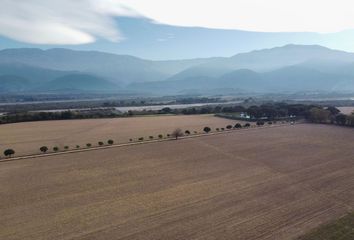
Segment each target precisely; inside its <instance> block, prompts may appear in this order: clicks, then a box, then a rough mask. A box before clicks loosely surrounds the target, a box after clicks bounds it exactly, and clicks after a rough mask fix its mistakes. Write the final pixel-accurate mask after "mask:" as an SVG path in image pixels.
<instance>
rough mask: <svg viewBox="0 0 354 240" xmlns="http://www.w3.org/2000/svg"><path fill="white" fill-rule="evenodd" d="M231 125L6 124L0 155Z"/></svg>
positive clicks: (174, 120) (173, 121)
mask: <svg viewBox="0 0 354 240" xmlns="http://www.w3.org/2000/svg"><path fill="white" fill-rule="evenodd" d="M234 123H235V121H232V120H227V119H222V118H218V117H214V116H213V115H198V116H195V115H194V116H148V117H134V118H115V119H90V120H67V121H44V122H28V123H15V124H7V125H0V133H1V134H0V151H1V152H0V154H2V152H3V151H4V150H5V149H7V148H13V149H14V150H15V151H16V155H24V154H33V153H39V148H40V147H41V146H43V145H46V146H48V147H50V148H52V147H54V146H58V147H59V148H61V149H63V147H64V146H66V145H68V146H70V147H71V148H73V147H75V146H76V145H80V146H81V147H83V146H85V145H86V143H91V144H93V145H97V142H98V141H103V142H106V141H107V140H108V139H113V140H114V141H115V142H116V143H117V142H128V141H129V139H130V138H133V139H137V138H139V137H145V138H148V137H149V136H151V135H153V136H154V137H157V135H158V134H163V135H166V134H168V133H171V132H172V131H173V130H174V129H175V128H177V127H179V128H182V129H184V130H186V129H188V130H190V131H191V132H192V131H198V132H200V131H202V129H203V128H204V126H209V127H211V128H216V127H219V128H220V127H225V126H226V125H227V124H234Z"/></svg>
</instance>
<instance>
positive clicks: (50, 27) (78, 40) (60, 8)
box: [0, 0, 136, 44]
mask: <svg viewBox="0 0 354 240" xmlns="http://www.w3.org/2000/svg"><path fill="white" fill-rule="evenodd" d="M0 16H1V17H0V35H4V36H6V37H9V38H12V39H15V40H18V41H23V42H28V43H35V44H85V43H90V42H94V41H95V39H96V38H105V39H108V40H110V41H120V40H121V39H122V34H121V33H120V32H119V30H118V28H117V26H116V22H115V19H114V17H115V16H136V13H135V12H134V11H132V10H130V9H128V8H125V7H123V6H122V5H121V4H120V3H119V2H118V1H115V0H60V1H59V0H58V1H57V0H1V6H0Z"/></svg>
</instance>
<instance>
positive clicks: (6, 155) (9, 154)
mask: <svg viewBox="0 0 354 240" xmlns="http://www.w3.org/2000/svg"><path fill="white" fill-rule="evenodd" d="M14 154H15V151H14V150H13V149H6V150H5V151H4V155H5V157H11V156H12V155H14Z"/></svg>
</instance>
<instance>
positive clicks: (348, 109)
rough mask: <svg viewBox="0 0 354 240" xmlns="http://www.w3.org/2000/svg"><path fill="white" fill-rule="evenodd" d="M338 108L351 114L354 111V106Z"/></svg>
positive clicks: (344, 112)
mask: <svg viewBox="0 0 354 240" xmlns="http://www.w3.org/2000/svg"><path fill="white" fill-rule="evenodd" d="M338 109H339V110H340V111H341V113H343V114H348V115H349V114H352V113H354V107H339V108H338Z"/></svg>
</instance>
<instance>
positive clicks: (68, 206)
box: [0, 119, 354, 240]
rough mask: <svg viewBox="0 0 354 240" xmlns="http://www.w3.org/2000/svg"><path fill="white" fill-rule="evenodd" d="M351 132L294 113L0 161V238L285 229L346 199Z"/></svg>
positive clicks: (237, 234)
mask: <svg viewBox="0 0 354 240" xmlns="http://www.w3.org/2000/svg"><path fill="white" fill-rule="evenodd" d="M110 121H111V120H110ZM213 121H214V120H213ZM217 121H219V120H217ZM220 121H227V120H223V119H221V120H220ZM145 123H146V122H145ZM203 123H204V124H203V125H210V126H211V122H209V124H208V123H205V122H203ZM225 123H226V122H218V123H216V124H215V127H216V125H218V126H217V127H220V124H224V125H225ZM159 124H160V125H161V127H162V126H164V125H163V124H166V123H164V121H161V122H160V123H159ZM175 124H177V123H175ZM195 124H196V125H193V124H192V123H191V124H190V125H189V128H191V130H192V126H195V127H198V126H199V125H198V124H197V123H195ZM107 125H108V126H109V124H108V123H107ZM147 125H148V124H146V126H147ZM9 126H11V125H9ZM91 127H92V126H91ZM171 127H175V125H174V126H171ZM88 129H89V128H86V130H85V131H88ZM93 129H94V128H93ZM101 129H105V127H104V125H103V126H102V128H101ZM110 129H112V127H110ZM121 129H123V127H121ZM155 129H156V128H155ZM75 130H76V129H75V128H74V127H72V131H75ZM85 131H83V130H82V133H83V134H86V132H85ZM161 131H162V130H161ZM59 132H60V131H58V134H59ZM107 132H109V131H107ZM39 133H40V132H39ZM91 134H92V133H91ZM137 134H138V132H137ZM142 134H143V133H141V134H139V136H140V135H142ZM84 136H85V135H84ZM34 137H36V136H34ZM106 138H108V137H107V136H106ZM15 140H16V139H15ZM353 142H354V129H351V128H341V127H337V126H330V125H314V124H299V125H294V126H291V125H287V126H282V127H277V128H259V129H251V130H242V131H232V132H230V133H228V134H220V135H212V136H204V137H198V138H189V139H182V140H179V141H166V142H158V143H149V144H142V145H136V146H127V147H119V148H111V149H102V150H97V151H90V152H80V153H73V154H67V155H58V156H48V157H42V158H33V159H26V160H19V161H12V162H11V161H10V162H3V163H0V182H1V185H0V202H1V205H0V215H1V218H0V239H8V240H11V239H36V240H40V239H161V240H163V239H169V240H170V239H171V240H173V239H281V240H287V239H296V238H297V237H299V236H301V235H303V234H305V233H307V232H309V231H311V230H312V229H314V228H316V227H318V226H320V225H322V224H326V223H328V222H330V221H332V220H335V219H337V218H339V217H341V216H343V215H345V213H346V212H348V211H350V210H352V208H353V207H354V187H353V186H354V175H353V172H354V158H353V156H354V148H353Z"/></svg>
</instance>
